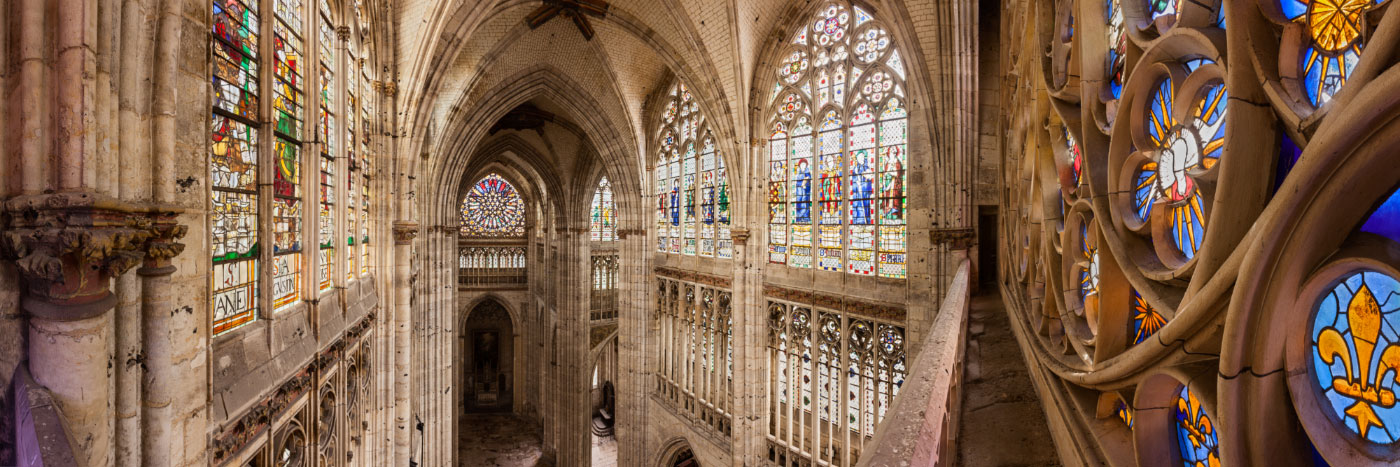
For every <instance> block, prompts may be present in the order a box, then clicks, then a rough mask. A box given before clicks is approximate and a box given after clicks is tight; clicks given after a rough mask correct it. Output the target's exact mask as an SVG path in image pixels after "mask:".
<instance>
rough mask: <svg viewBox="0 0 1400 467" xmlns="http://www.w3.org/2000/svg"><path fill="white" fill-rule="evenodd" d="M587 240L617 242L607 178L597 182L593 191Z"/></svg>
mask: <svg viewBox="0 0 1400 467" xmlns="http://www.w3.org/2000/svg"><path fill="white" fill-rule="evenodd" d="M588 216H589V224H590V226H589V238H590V239H591V240H593V241H595V242H611V241H613V240H617V213H616V211H615V207H614V205H613V191H612V182H609V181H608V177H603V179H602V180H599V181H598V188H597V189H596V190H593V204H592V208H591V209H590V210H589V214H588Z"/></svg>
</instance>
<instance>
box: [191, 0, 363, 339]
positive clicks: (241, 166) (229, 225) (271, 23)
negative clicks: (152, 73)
mask: <svg viewBox="0 0 1400 467" xmlns="http://www.w3.org/2000/svg"><path fill="white" fill-rule="evenodd" d="M212 5H213V12H214V21H213V25H212V31H211V32H212V33H211V37H210V48H211V50H212V56H213V61H214V66H213V70H212V76H211V83H212V86H213V89H212V91H213V95H214V102H213V106H212V113H211V119H210V140H209V151H210V158H209V164H210V165H209V175H210V179H209V180H210V183H209V185H210V208H211V209H210V226H209V235H210V244H211V247H212V249H213V252H212V263H213V269H214V272H213V279H212V289H211V290H212V297H211V310H212V313H213V315H214V317H213V327H214V333H215V334H220V333H223V332H227V331H229V330H232V329H234V328H237V327H239V326H242V325H245V324H248V323H250V322H253V321H255V320H256V319H258V317H259V316H258V315H259V313H260V310H263V309H271V310H273V311H278V310H282V309H286V308H289V307H291V306H293V305H295V304H297V303H300V302H302V301H303V298H304V297H305V295H306V294H308V293H313V292H314V293H320V292H326V291H329V290H331V289H332V288H333V285H334V284H333V281H332V271H334V270H335V269H336V265H335V258H336V250H337V248H336V246H335V245H334V242H332V241H331V236H332V234H333V232H334V231H335V228H336V227H335V226H336V218H335V211H334V208H335V206H336V205H337V203H338V202H340V203H343V204H346V205H350V203H349V202H345V201H342V200H340V199H338V195H339V193H338V192H337V189H336V188H337V186H336V180H335V176H336V173H338V169H339V167H338V165H339V161H338V155H339V154H338V153H337V149H338V148H340V147H341V146H340V145H338V144H337V138H338V136H339V135H338V134H336V132H335V128H336V127H337V125H338V124H340V122H341V120H340V119H341V118H345V117H346V116H348V115H351V114H352V110H347V109H343V108H340V107H339V103H340V100H339V99H338V97H339V96H338V95H337V88H338V85H339V82H338V81H337V80H338V79H339V78H338V75H339V73H338V72H339V71H340V69H341V68H340V67H342V65H341V63H340V61H339V50H340V48H339V47H338V44H337V40H338V37H337V35H336V34H335V29H336V26H335V23H334V20H335V18H337V17H338V15H337V14H336V12H335V11H334V9H332V8H331V6H330V4H328V3H327V2H326V1H324V0H320V1H317V2H304V1H303V0H216V1H214V2H213V3H212ZM366 29H367V28H366ZM264 42H265V43H264ZM308 50H314V51H316V54H315V55H316V57H317V59H316V60H314V61H312V62H308V61H306V60H305V53H306V52H307V51H308ZM309 63H315V64H316V65H317V66H316V69H315V71H314V72H311V73H308V70H307V68H306V67H307V65H308V64H309ZM269 66H270V67H271V68H270V70H269V71H270V72H269V73H263V71H264V70H263V68H264V67H269ZM315 89H319V92H320V98H319V99H317V104H316V105H315V106H314V107H313V108H314V109H316V111H317V113H316V115H315V117H314V118H308V112H307V97H306V96H307V93H308V92H311V90H315ZM263 98H267V99H270V101H269V104H270V105H269V108H270V110H269V111H267V112H270V113H268V114H266V115H264V114H263V112H264V110H263V107H262V105H261V104H260V102H261V99H263ZM361 110H364V111H366V112H372V110H371V107H370V106H369V105H368V104H366V106H365V107H364V108H363V109H361ZM308 121H309V122H312V124H311V125H308ZM264 144H266V146H264ZM308 154H317V155H319V157H315V156H310V157H315V159H316V161H315V162H313V163H310V165H308V166H307V167H313V168H316V169H317V172H319V174H318V175H320V176H319V178H318V177H304V176H303V174H302V170H303V165H304V164H307V162H306V161H304V160H303V157H307V156H306V155H308ZM363 160H364V161H365V163H367V162H368V160H369V155H368V153H367V152H366V153H364V154H363ZM365 186H367V184H366V185H365ZM305 193H318V194H319V198H318V199H317V206H316V208H317V209H316V211H317V214H316V215H315V216H311V215H310V214H309V213H307V212H306V211H307V210H306V209H305V204H304V203H303V201H304V200H305V199H306V195H305ZM265 200H270V201H271V202H270V203H266V204H263V203H265V202H266V201H265ZM262 209H268V210H269V212H262V211H261V210H262ZM361 217H362V218H363V217H367V214H366V213H365V211H364V210H363V209H362V210H361ZM313 219H314V221H315V225H316V228H315V230H314V232H315V236H314V237H309V236H308V235H307V229H306V227H305V223H306V222H308V221H311V220H313ZM360 226H361V227H362V228H365V227H368V224H360ZM268 239H270V240H271V242H267V241H266V240H268ZM361 243H363V242H361ZM313 244H314V245H316V248H315V252H314V253H315V254H314V255H312V254H311V253H312V252H310V251H307V250H309V249H308V248H306V246H307V245H313ZM366 255H367V252H366V253H364V254H362V256H361V258H362V261H361V265H362V269H361V270H360V271H361V272H367V269H366V268H367V265H368V256H366ZM313 261H314V262H313ZM312 264H314V265H315V270H316V271H317V276H316V281H315V285H314V286H313V285H311V283H310V282H309V281H307V280H306V274H305V271H306V270H308V265H312ZM265 265H270V266H267V267H270V270H269V271H268V272H269V274H268V277H267V279H263V274H262V272H261V268H262V267H264V266H265ZM352 270H353V269H352ZM349 276H351V277H353V274H351V275H349ZM262 281H267V283H266V284H264V283H262ZM264 300H266V302H264Z"/></svg>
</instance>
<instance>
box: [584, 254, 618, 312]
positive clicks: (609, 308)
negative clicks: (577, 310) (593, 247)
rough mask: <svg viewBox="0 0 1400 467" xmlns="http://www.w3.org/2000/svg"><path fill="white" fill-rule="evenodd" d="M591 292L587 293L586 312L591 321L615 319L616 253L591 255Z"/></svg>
mask: <svg viewBox="0 0 1400 467" xmlns="http://www.w3.org/2000/svg"><path fill="white" fill-rule="evenodd" d="M591 263H592V267H591V268H590V270H591V277H592V281H593V287H592V290H590V291H589V294H588V298H589V304H588V311H589V317H590V319H592V320H595V321H596V320H605V319H616V318H617V271H618V267H617V266H618V264H617V253H602V254H594V255H592V261H591Z"/></svg>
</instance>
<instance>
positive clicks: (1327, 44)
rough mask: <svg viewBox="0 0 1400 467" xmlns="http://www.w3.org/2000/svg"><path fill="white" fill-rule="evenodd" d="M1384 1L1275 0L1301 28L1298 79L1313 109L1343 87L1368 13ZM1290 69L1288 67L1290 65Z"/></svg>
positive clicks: (1358, 53)
mask: <svg viewBox="0 0 1400 467" xmlns="http://www.w3.org/2000/svg"><path fill="white" fill-rule="evenodd" d="M1382 3H1384V0H1278V6H1279V10H1280V11H1281V12H1282V13H1283V15H1284V17H1286V18H1287V19H1288V20H1289V21H1292V22H1294V23H1296V24H1298V25H1300V26H1301V27H1302V29H1303V34H1302V35H1303V37H1304V41H1305V42H1304V44H1302V47H1301V49H1300V51H1299V54H1300V56H1299V57H1298V59H1297V60H1298V61H1297V65H1296V66H1298V67H1299V69H1298V75H1299V79H1300V81H1301V84H1302V87H1303V91H1304V92H1305V93H1306V94H1307V97H1308V100H1309V101H1310V102H1311V103H1312V104H1313V105H1314V106H1320V105H1322V104H1325V103H1327V101H1328V100H1330V99H1331V98H1332V96H1333V95H1334V94H1336V93H1337V92H1338V91H1340V90H1341V87H1342V85H1343V84H1346V81H1347V78H1348V77H1349V76H1351V73H1352V70H1353V69H1354V68H1356V64H1357V62H1359V61H1360V60H1361V49H1362V46H1363V45H1364V40H1365V38H1364V35H1363V33H1362V30H1363V22H1362V20H1363V19H1364V16H1365V14H1366V12H1367V11H1370V10H1372V9H1375V8H1377V7H1378V6H1380V5H1381V4H1382ZM1290 66H1291V65H1290Z"/></svg>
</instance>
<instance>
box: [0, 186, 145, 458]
mask: <svg viewBox="0 0 1400 467" xmlns="http://www.w3.org/2000/svg"><path fill="white" fill-rule="evenodd" d="M5 210H6V211H7V212H8V213H9V214H10V219H11V225H10V226H9V229H8V230H6V231H5V232H4V237H3V242H0V243H3V245H2V246H3V247H4V251H5V253H6V256H9V257H12V258H14V259H15V260H16V261H15V264H16V265H17V266H18V270H19V272H20V274H21V275H22V276H23V278H24V282H25V291H24V297H23V298H22V299H21V301H20V307H21V308H22V309H23V310H24V311H25V312H26V313H27V314H28V315H29V341H28V346H29V348H28V356H29V362H28V367H29V370H30V373H31V374H32V375H33V379H34V382H35V383H37V384H38V385H41V386H43V387H44V388H47V389H48V391H50V392H51V393H52V396H53V399H54V401H55V402H56V403H57V405H58V409H59V411H60V412H61V413H62V414H63V418H64V419H65V420H66V422H67V428H68V431H69V432H70V433H71V435H72V439H73V440H74V441H75V444H74V446H73V447H74V449H75V452H74V453H73V454H74V458H75V459H76V460H77V461H78V463H79V464H80V465H89V466H102V465H111V464H112V463H113V462H114V461H115V458H114V457H113V456H114V454H115V453H114V448H115V444H114V442H115V439H114V431H115V428H114V424H113V422H114V420H115V414H114V413H113V412H112V410H113V407H114V406H115V401H114V400H113V378H114V374H113V371H114V369H113V366H114V365H115V364H116V362H115V361H114V355H113V354H112V348H113V347H112V344H113V338H114V336H113V316H112V308H113V306H115V305H116V296H115V295H114V294H113V293H112V290H111V282H112V278H113V277H116V276H119V275H121V274H122V273H125V272H126V271H127V270H129V269H131V268H132V267H133V266H135V265H136V264H137V263H139V262H140V261H141V258H142V256H143V253H144V250H145V248H146V242H147V240H148V239H149V238H150V237H151V236H152V229H151V221H150V219H149V218H147V217H145V216H144V215H140V214H136V213H133V212H132V210H130V209H129V208H128V207H125V206H122V205H120V204H119V203H118V202H116V201H114V200H112V199H110V198H106V197H103V196H99V195H97V194H94V193H90V192H63V193H52V194H39V195H24V196H18V197H15V198H12V199H10V200H8V201H6V203H5ZM21 428H23V427H21ZM40 442H41V443H42V442H43V440H40ZM24 449H26V447H25V446H21V452H19V453H18V455H19V458H22V459H23V458H33V457H34V456H39V455H40V454H39V453H37V452H24Z"/></svg>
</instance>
